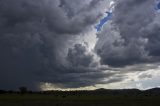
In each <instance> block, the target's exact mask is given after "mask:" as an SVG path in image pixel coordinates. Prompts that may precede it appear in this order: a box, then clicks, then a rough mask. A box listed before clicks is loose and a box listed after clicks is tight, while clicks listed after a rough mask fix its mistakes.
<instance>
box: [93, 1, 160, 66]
mask: <svg viewBox="0 0 160 106" xmlns="http://www.w3.org/2000/svg"><path fill="white" fill-rule="evenodd" d="M153 4H154V0H148V1H146V0H141V1H140V0H119V1H117V2H116V6H115V10H114V11H113V18H112V21H111V22H110V23H107V24H106V25H105V26H104V28H103V31H102V32H100V33H99V34H98V38H99V41H98V43H97V45H96V48H95V50H96V51H97V54H98V55H99V56H100V57H101V63H102V64H107V65H110V66H112V67H125V66H128V65H134V64H139V63H144V64H145V63H155V62H159V50H160V48H159V47H160V45H159V28H160V23H159V21H158V20H159V18H158V17H159V15H156V14H155V10H154V5H153Z"/></svg>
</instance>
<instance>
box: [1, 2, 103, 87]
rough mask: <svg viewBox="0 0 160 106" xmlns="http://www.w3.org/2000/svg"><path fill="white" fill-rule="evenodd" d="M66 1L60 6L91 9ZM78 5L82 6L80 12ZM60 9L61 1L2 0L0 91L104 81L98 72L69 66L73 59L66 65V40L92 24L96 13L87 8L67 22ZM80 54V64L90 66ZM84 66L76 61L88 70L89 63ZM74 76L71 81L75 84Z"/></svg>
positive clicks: (86, 84) (62, 9) (83, 4)
mask: <svg viewBox="0 0 160 106" xmlns="http://www.w3.org/2000/svg"><path fill="white" fill-rule="evenodd" d="M65 2H67V4H64V7H66V5H68V4H69V3H71V2H73V3H75V6H76V7H75V8H76V9H80V8H83V7H85V6H86V5H91V4H92V2H93V1H91V2H89V4H88V3H87V2H86V3H87V4H86V3H85V2H83V1H79V0H78V1H77V2H78V3H77V2H76V1H75V0H74V1H73V0H67V1H65ZM79 3H80V4H81V7H78V5H79ZM90 3H91V4H90ZM71 4H72V3H71ZM59 5H60V1H59V0H14V1H11V0H0V50H1V52H0V88H1V89H3V88H4V89H16V88H18V87H19V86H23V85H24V86H28V87H31V88H35V89H36V86H37V85H38V84H39V83H40V82H51V83H59V84H62V85H63V84H64V85H65V86H72V84H73V83H71V82H75V83H77V81H79V83H81V80H83V78H87V75H88V79H89V80H90V82H92V83H90V82H87V80H86V82H85V81H83V83H81V84H79V85H78V83H77V86H76V87H80V86H81V85H83V86H84V85H85V86H89V85H90V84H92V85H94V84H96V82H100V79H101V78H100V76H101V77H103V76H104V75H103V74H102V73H103V72H102V71H99V70H98V69H95V68H87V67H83V68H82V69H81V68H80V69H76V67H70V66H68V62H69V61H72V59H70V60H69V61H68V60H66V58H65V57H66V56H67V54H66V53H67V51H66V50H67V47H68V46H69V45H68V42H69V40H72V38H74V37H76V36H77V35H78V36H79V34H80V33H83V32H85V31H86V30H87V29H88V28H89V27H91V26H92V25H94V24H95V22H96V20H97V19H98V17H99V13H98V12H95V13H94V10H92V9H90V10H88V11H87V12H85V11H80V13H79V14H78V15H74V16H72V18H70V17H68V16H67V15H66V14H67V13H66V11H64V8H62V7H61V6H59ZM95 5H96V4H95ZM97 5H98V4H97ZM73 7H74V6H73ZM75 8H74V9H75ZM93 9H94V8H93ZM95 10H97V8H95ZM77 11H79V10H77ZM67 12H72V11H70V10H69V11H67ZM82 48H83V47H82ZM78 49H79V48H77V49H76V50H78ZM69 54H70V56H71V57H72V55H73V56H74V55H75V54H74V53H72V49H70V52H69ZM77 55H78V56H79V54H77ZM82 55H83V56H82V59H81V57H79V58H78V59H79V60H81V61H82V62H83V61H84V60H86V61H87V62H91V61H92V56H91V55H84V54H83V52H82ZM87 59H89V60H87ZM74 61H75V60H74ZM82 62H80V63H78V61H77V64H81V65H82V66H88V63H87V62H86V63H82ZM93 70H94V71H95V73H97V71H98V73H99V77H98V78H97V79H95V81H91V80H92V78H94V74H89V73H90V71H93ZM70 73H74V74H73V75H76V73H82V77H81V78H80V77H78V76H77V77H75V76H70V75H71V74H70ZM83 76H84V77H83ZM92 76H93V77H92ZM72 77H74V78H73V80H72ZM80 79H81V80H80ZM93 80H94V79H93ZM96 80H98V81H96Z"/></svg>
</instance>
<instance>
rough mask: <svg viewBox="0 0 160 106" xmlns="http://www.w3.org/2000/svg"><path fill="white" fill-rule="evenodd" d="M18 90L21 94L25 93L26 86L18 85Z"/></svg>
mask: <svg viewBox="0 0 160 106" xmlns="http://www.w3.org/2000/svg"><path fill="white" fill-rule="evenodd" d="M19 90H20V93H21V94H25V93H27V87H25V86H22V87H19Z"/></svg>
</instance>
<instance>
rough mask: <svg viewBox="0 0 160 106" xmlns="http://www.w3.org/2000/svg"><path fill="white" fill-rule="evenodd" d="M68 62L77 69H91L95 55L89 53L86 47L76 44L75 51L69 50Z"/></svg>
mask: <svg viewBox="0 0 160 106" xmlns="http://www.w3.org/2000/svg"><path fill="white" fill-rule="evenodd" d="M67 60H68V61H69V62H70V63H71V65H72V66H75V67H78V66H84V67H89V66H90V64H91V62H93V55H92V54H91V53H89V52H88V51H87V49H86V47H85V46H83V45H81V44H76V45H75V46H74V48H73V49H71V48H70V49H69V51H68V57H67Z"/></svg>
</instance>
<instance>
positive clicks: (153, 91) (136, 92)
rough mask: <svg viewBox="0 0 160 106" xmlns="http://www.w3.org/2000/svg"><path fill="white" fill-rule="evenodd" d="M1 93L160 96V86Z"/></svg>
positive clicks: (3, 92) (25, 89) (10, 92)
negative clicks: (151, 87) (142, 88)
mask: <svg viewBox="0 0 160 106" xmlns="http://www.w3.org/2000/svg"><path fill="white" fill-rule="evenodd" d="M0 94H46V95H55V96H59V95H63V96H64V97H65V96H68V95H75V96H81V95H86V96H87V95H102V96H103V95H108V96H119V95H122V96H130V95H132V96H139V95H140V96H141V95H142V96H150V95H154V96H160V88H153V89H149V90H144V91H142V90H138V89H120V90H109V89H97V90H82V91H79V90H78V91H54V90H53V91H36V92H35V91H30V90H27V88H26V87H20V88H19V91H12V90H9V91H6V90H0Z"/></svg>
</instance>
